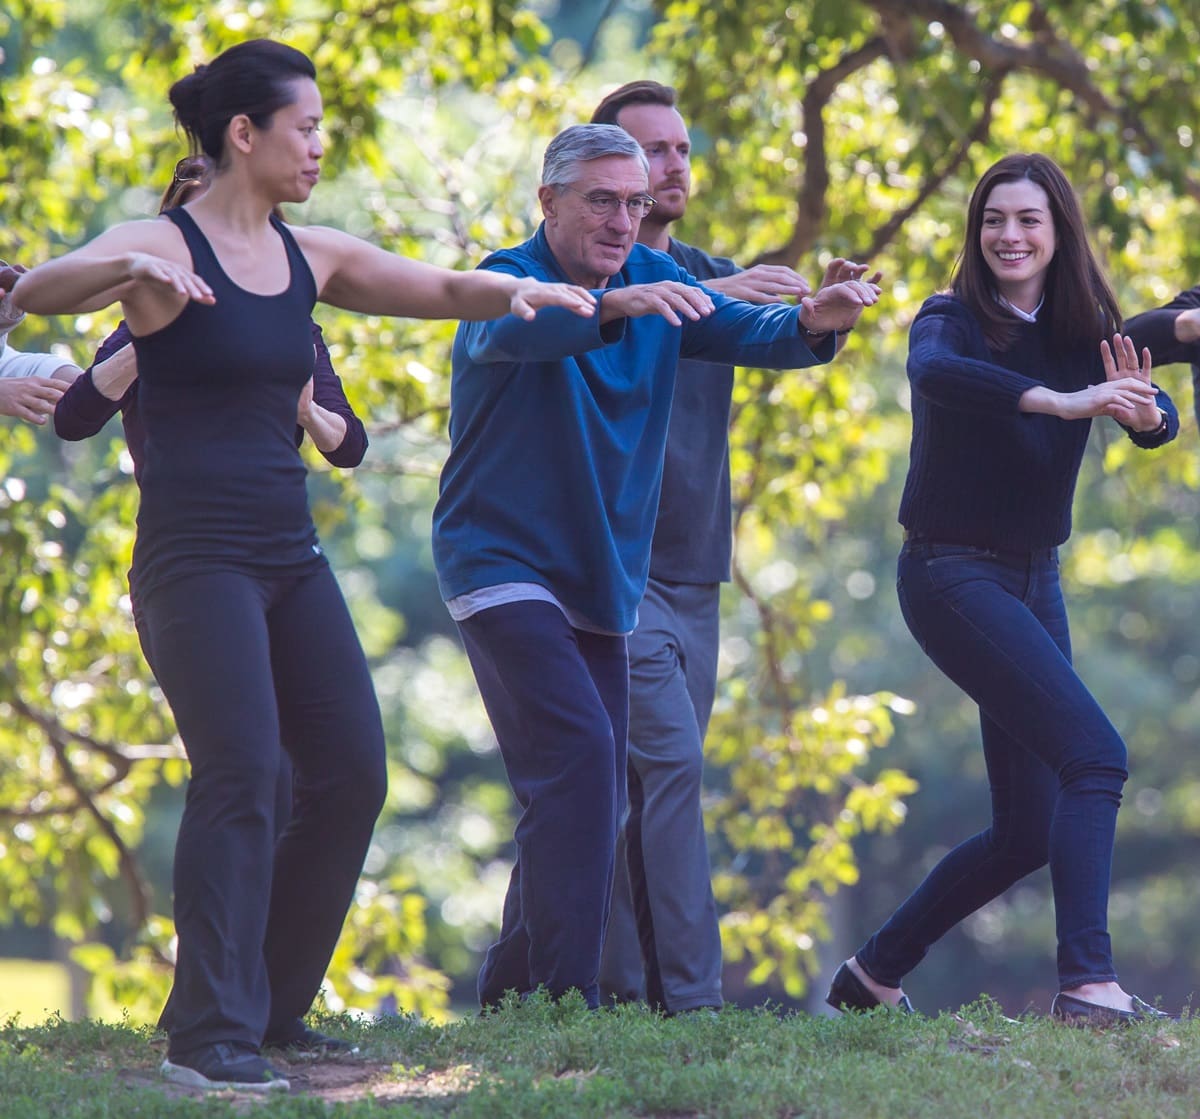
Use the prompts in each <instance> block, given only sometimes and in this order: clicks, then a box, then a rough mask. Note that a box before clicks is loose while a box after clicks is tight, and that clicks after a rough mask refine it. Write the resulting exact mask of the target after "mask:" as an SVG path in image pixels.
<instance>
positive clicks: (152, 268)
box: [129, 252, 216, 303]
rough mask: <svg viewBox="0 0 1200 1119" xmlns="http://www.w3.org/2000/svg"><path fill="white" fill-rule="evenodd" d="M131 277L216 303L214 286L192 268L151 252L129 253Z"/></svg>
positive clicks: (200, 301)
mask: <svg viewBox="0 0 1200 1119" xmlns="http://www.w3.org/2000/svg"><path fill="white" fill-rule="evenodd" d="M129 279H131V280H133V281H134V282H135V283H140V284H145V285H148V286H161V287H165V288H168V289H170V290H171V291H173V292H175V293H176V294H178V295H184V296H187V298H188V299H194V300H195V301H196V302H197V303H215V302H216V298H215V297H214V296H213V293H212V288H210V287H209V286H208V284H206V283H205V282H204V281H203V280H202V279H201V278H200V277H199V276H197V275H196V273H195V272H193V271H192V270H191V268H189V267H187V266H186V265H183V264H177V263H176V262H175V261H173V260H167V259H165V258H164V257H161V256H153V255H152V254H150V253H136V252H135V253H130V254H129Z"/></svg>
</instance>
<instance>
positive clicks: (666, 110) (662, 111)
mask: <svg viewBox="0 0 1200 1119" xmlns="http://www.w3.org/2000/svg"><path fill="white" fill-rule="evenodd" d="M617 123H618V124H619V125H620V126H621V127H622V128H623V129H625V131H626V132H628V133H629V135H630V136H632V137H633V138H634V139H635V140H636V141H637V142H638V143H639V144H641V145H642V151H644V152H645V153H646V158H647V159H648V160H649V161H650V193H651V194H652V195H654V197H655V199H656V200H657V201H658V205H657V206H655V207H654V209H653V210H652V211H651V213H650V215H649V217H648V219H647V220H648V221H652V222H654V223H655V224H657V225H669V224H670V223H671V222H673V221H678V220H679V219H680V218H681V217H683V214H684V211H685V210H686V209H687V200H688V191H689V190H691V186H692V162H691V155H692V142H691V140H690V139H688V130H687V125H685V124H684V123H683V117H681V116H680V115H679V111H678V110H677V109H675V108H674V107H673V106H671V105H626V106H625V108H623V109H622V110H621V111H620V113H618V114H617Z"/></svg>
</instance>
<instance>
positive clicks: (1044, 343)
mask: <svg viewBox="0 0 1200 1119" xmlns="http://www.w3.org/2000/svg"><path fill="white" fill-rule="evenodd" d="M908 378H909V381H910V382H911V384H912V412H913V434H912V447H911V450H910V454H909V470H908V478H907V480H906V481H905V484H904V495H903V497H902V498H901V500H900V518H899V519H900V523H901V524H903V525H904V526H905V528H907V529H908V530H909V531H910V532H918V533H921V534H923V535H925V536H928V537H930V538H932V539H934V540H940V541H945V542H947V543H956V544H974V545H978V546H980V547H989V548H1010V549H1021V550H1029V549H1034V548H1047V547H1055V546H1057V545H1059V544H1061V543H1062V542H1063V541H1064V540H1066V539H1067V537H1068V536H1069V535H1070V534H1071V503H1072V500H1073V498H1074V494H1075V481H1076V478H1077V477H1078V474H1079V466H1080V463H1081V462H1082V460H1083V452H1084V448H1085V446H1086V444H1087V437H1088V432H1089V431H1090V429H1091V421H1090V420H1064V419H1059V418H1058V417H1057V416H1048V415H1043V414H1041V413H1031V412H1022V411H1020V409H1019V407H1018V404H1019V401H1020V399H1021V396H1022V395H1023V394H1024V393H1025V392H1027V391H1028V390H1029V389H1032V388H1036V387H1038V386H1044V387H1046V388H1049V389H1052V390H1054V391H1056V392H1064V393H1068V392H1078V391H1080V390H1082V389H1084V388H1086V387H1087V386H1088V385H1091V384H1098V383H1100V382H1102V381H1103V380H1104V366H1103V363H1102V361H1101V358H1100V346H1099V341H1097V343H1096V347H1095V349H1094V350H1092V349H1089V350H1087V351H1086V352H1085V351H1083V350H1080V349H1076V350H1074V351H1064V350H1063V349H1062V348H1060V347H1057V346H1055V345H1054V341H1053V338H1052V336H1051V333H1050V327H1049V325H1048V323H1047V322H1046V317H1045V316H1044V317H1043V320H1042V321H1040V322H1037V323H1025V322H1019V323H1018V324H1017V331H1016V337H1015V340H1014V342H1013V344H1012V345H1011V346H1010V348H1009V349H1008V350H1006V351H1004V352H1003V353H993V352H992V351H991V350H989V348H988V345H987V342H986V341H985V340H984V336H983V330H982V328H981V327H980V325H979V323H978V321H977V320H976V318H975V316H974V315H972V314H971V312H970V310H968V308H967V307H966V306H965V305H964V304H963V303H961V302H960V301H959V300H958V299H956V298H955V297H953V296H950V295H935V296H932V297H931V298H929V299H927V300H926V301H925V303H924V305H923V306H922V307H921V310H920V311H919V312H918V314H917V317H916V318H915V319H914V320H913V324H912V328H911V331H910V333H909V354H908ZM1156 387H1157V386H1156ZM1157 404H1158V407H1159V408H1161V409H1162V411H1163V412H1164V413H1165V414H1166V417H1167V425H1166V431H1160V432H1144V433H1139V432H1135V431H1133V430H1131V429H1129V428H1126V429H1125V430H1126V431H1127V433H1128V435H1129V438H1130V439H1131V440H1132V441H1133V442H1134V443H1135V444H1136V445H1137V446H1139V447H1157V446H1160V445H1161V444H1163V443H1166V442H1169V441H1170V440H1171V439H1174V438H1175V436H1176V434H1177V433H1178V431H1179V415H1178V413H1177V411H1176V409H1175V405H1174V404H1173V403H1172V402H1171V399H1170V397H1168V396H1167V394H1166V393H1165V392H1163V391H1162V390H1161V389H1158V399H1157Z"/></svg>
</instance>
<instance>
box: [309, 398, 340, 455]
mask: <svg viewBox="0 0 1200 1119" xmlns="http://www.w3.org/2000/svg"><path fill="white" fill-rule="evenodd" d="M299 423H300V426H301V427H302V428H304V430H305V431H306V432H308V437H309V438H310V439H311V440H312V441H313V444H314V445H315V446H316V448H317V450H318V451H322V452H328V451H336V450H337V449H338V447H340V446H341V445H342V440H344V439H345V438H346V421H345V420H344V419H343V418H342V417H341V416H339V415H338V414H337V413H336V412H331V411H329V409H328V408H322V407H321V405H319V404H311V405H309V408H308V410H307V412H306V413H305V414H304V415H303V416H301V417H299Z"/></svg>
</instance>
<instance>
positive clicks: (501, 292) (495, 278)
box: [445, 269, 520, 322]
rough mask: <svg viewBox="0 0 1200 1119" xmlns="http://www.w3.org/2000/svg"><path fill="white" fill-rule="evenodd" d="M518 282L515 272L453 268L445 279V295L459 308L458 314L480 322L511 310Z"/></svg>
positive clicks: (462, 317) (459, 316) (496, 317)
mask: <svg viewBox="0 0 1200 1119" xmlns="http://www.w3.org/2000/svg"><path fill="white" fill-rule="evenodd" d="M519 282H520V281H519V280H518V279H517V277H516V276H510V275H508V274H507V273H504V272H494V271H491V270H489V269H476V270H475V271H472V272H451V273H450V274H449V275H448V276H447V277H446V279H445V290H446V297H447V298H448V299H449V300H450V301H451V305H452V306H454V307H455V308H457V310H456V311H455V312H454V317H455V318H458V319H463V320H466V321H480V322H482V321H483V320H485V319H498V318H500V317H501V316H502V315H507V314H508V311H509V306H510V304H511V303H512V297H513V292H514V291H516V289H517V284H518V283H519Z"/></svg>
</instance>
